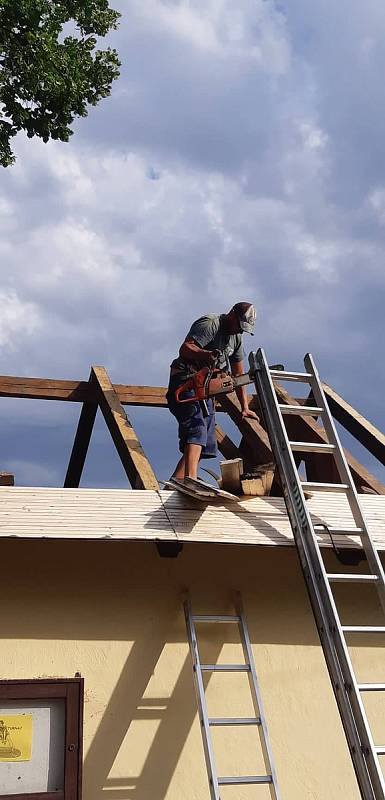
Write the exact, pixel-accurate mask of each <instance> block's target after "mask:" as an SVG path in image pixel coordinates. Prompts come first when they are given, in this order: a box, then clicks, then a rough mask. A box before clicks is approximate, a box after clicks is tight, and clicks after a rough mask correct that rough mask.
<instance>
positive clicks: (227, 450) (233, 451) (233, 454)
mask: <svg viewBox="0 0 385 800" xmlns="http://www.w3.org/2000/svg"><path fill="white" fill-rule="evenodd" d="M215 433H216V437H217V445H218V450H219V452H220V453H222V455H223V456H224V457H225V459H226V460H227V461H231V460H232V459H233V458H239V457H240V455H239V450H238V447H237V445H236V444H234V442H233V440H232V439H230V436H228V435H227V433H225V432H224V430H223V428H221V426H220V425H218V424H216V426H215Z"/></svg>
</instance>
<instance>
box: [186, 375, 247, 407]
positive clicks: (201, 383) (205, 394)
mask: <svg viewBox="0 0 385 800" xmlns="http://www.w3.org/2000/svg"><path fill="white" fill-rule="evenodd" d="M252 382H253V381H252V378H251V377H250V375H249V373H248V372H246V373H245V374H244V375H237V376H234V375H230V374H229V373H228V372H224V371H223V370H220V369H213V368H211V367H202V369H200V370H198V371H197V372H193V373H192V375H190V377H189V378H188V379H187V380H186V381H185V382H184V383H182V384H181V386H178V388H177V389H176V391H175V400H176V401H177V402H178V403H194V402H199V403H201V402H202V401H204V400H208V398H209V397H215V395H217V394H228V393H229V392H233V391H234V390H235V389H237V388H238V386H245V385H246V384H248V383H252ZM191 391H192V392H193V394H191V395H190V396H189V397H183V395H184V394H185V393H186V392H191Z"/></svg>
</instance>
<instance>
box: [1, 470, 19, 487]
mask: <svg viewBox="0 0 385 800" xmlns="http://www.w3.org/2000/svg"><path fill="white" fill-rule="evenodd" d="M14 485H15V476H14V475H12V473H11V472H0V486H14Z"/></svg>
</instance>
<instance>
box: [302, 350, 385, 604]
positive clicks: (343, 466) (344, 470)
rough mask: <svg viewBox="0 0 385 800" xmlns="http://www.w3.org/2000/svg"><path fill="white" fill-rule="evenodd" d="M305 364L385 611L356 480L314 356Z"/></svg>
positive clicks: (383, 577)
mask: <svg viewBox="0 0 385 800" xmlns="http://www.w3.org/2000/svg"><path fill="white" fill-rule="evenodd" d="M304 362H305V366H306V368H307V370H308V371H309V372H311V373H312V374H313V376H314V378H313V380H311V381H310V385H311V388H312V390H313V395H314V397H315V400H316V403H317V404H321V406H322V407H323V408H324V409H325V412H324V414H323V424H324V428H325V431H326V433H327V435H328V438H329V441H330V442H331V443H332V444H334V445H335V451H334V454H333V455H334V459H335V462H336V465H337V469H338V472H339V474H340V477H341V481H342V483H348V484H349V487H350V488H349V491H348V492H347V497H348V501H349V505H350V508H351V511H352V514H353V517H354V521H355V523H356V525H357V527H358V528H362V533H361V534H360V539H361V542H362V547H363V549H364V552H365V555H366V558H367V560H368V564H369V567H370V569H371V570H372V572H373V574H374V575H377V577H378V582H377V584H376V589H377V592H378V595H379V598H380V602H381V605H382V609H383V611H384V612H385V573H384V569H383V567H382V564H381V561H380V558H379V555H378V552H377V550H376V548H375V547H374V545H373V542H372V539H371V536H370V533H369V531H368V526H367V523H366V520H365V516H364V514H363V511H362V508H361V504H360V501H359V499H358V493H357V490H356V487H355V485H354V481H353V478H352V475H351V472H350V469H349V465H348V463H347V461H346V458H345V453H344V451H343V449H342V446H341V442H340V439H339V436H338V433H337V430H336V427H335V424H334V421H333V418H332V415H331V413H330V409H329V406H328V402H327V398H326V396H325V393H324V390H323V388H322V384H321V381H320V378H319V375H318V371H317V368H316V366H315V364H314V361H313V358H312V356H311V355H310V354H308V355H306V356H305V359H304Z"/></svg>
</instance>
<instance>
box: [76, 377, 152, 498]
mask: <svg viewBox="0 0 385 800" xmlns="http://www.w3.org/2000/svg"><path fill="white" fill-rule="evenodd" d="M91 382H92V383H93V385H94V387H95V390H96V391H97V397H98V402H99V405H100V409H101V411H102V414H103V416H104V419H105V421H106V424H107V427H108V430H109V432H110V434H111V436H112V439H113V442H114V445H115V447H116V449H117V451H118V454H119V457H120V460H121V462H122V464H123V467H124V470H125V472H126V475H127V477H128V480H129V481H130V483H131V486H132V488H133V489H155V490H158V489H159V483H158V481H157V479H156V476H155V473H154V471H153V469H152V466H151V464H150V462H149V460H148V458H147V456H146V454H145V452H144V450H143V448H142V445H141V444H140V441H139V439H138V437H137V435H136V433H135V430H134V428H133V426H132V424H131V422H130V420H129V419H128V417H127V414H126V412H125V410H124V408H123V406H122V404H121V402H120V400H119V396H118V394H117V392H116V391H115V389H114V387H113V385H112V383H111V381H110V379H109V377H108V375H107V372H106V370H105V369H104V367H96V366H95V367H92V369H91Z"/></svg>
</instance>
